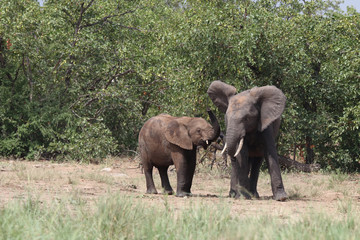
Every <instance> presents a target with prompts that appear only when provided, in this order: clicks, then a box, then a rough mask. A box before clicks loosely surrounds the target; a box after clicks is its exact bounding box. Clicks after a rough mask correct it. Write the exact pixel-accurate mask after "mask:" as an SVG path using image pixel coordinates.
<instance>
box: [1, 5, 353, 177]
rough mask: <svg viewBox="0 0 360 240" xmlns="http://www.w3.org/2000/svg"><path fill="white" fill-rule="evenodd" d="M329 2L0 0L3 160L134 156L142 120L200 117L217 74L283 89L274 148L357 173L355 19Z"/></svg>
mask: <svg viewBox="0 0 360 240" xmlns="http://www.w3.org/2000/svg"><path fill="white" fill-rule="evenodd" d="M338 4H339V1H329V0H327V1H325V0H314V1H300V0H291V1H286V2H284V1H277V0H259V1H251V0H246V1H222V0H218V1H201V0H200V1H198V0H190V1H179V0H172V1H163V0H149V1H114V0H111V1H105V2H104V1H96V0H89V1H84V0H75V1H69V0H62V1H54V0H48V1H46V2H45V4H44V6H43V7H40V6H39V5H38V3H37V1H35V0H32V1H20V0H14V1H11V2H6V3H4V4H1V6H0V14H1V16H2V17H1V19H0V103H1V104H0V127H1V133H0V134H1V138H0V155H5V156H11V155H12V156H17V157H27V158H36V157H52V158H57V157H60V158H76V159H79V160H84V159H87V158H99V157H100V158H101V157H103V156H105V155H107V154H121V153H123V152H124V151H126V150H135V149H136V145H137V133H138V131H139V129H140V128H141V126H142V124H143V123H144V122H145V121H146V119H148V118H149V117H151V116H154V115H156V114H158V113H161V112H167V113H170V114H173V115H179V116H180V115H189V116H202V117H205V118H206V114H205V113H206V111H205V110H206V109H207V108H212V109H214V106H213V104H212V103H211V101H210V100H209V98H208V97H207V95H206V89H207V87H208V86H209V84H210V83H211V82H212V81H213V80H217V79H220V80H222V81H225V82H227V83H229V84H232V85H234V86H236V88H237V89H238V91H241V90H245V89H248V88H251V87H253V86H261V85H268V84H271V85H275V86H277V87H279V88H280V89H282V91H283V92H284V93H285V94H286V96H287V99H288V101H287V108H286V111H285V113H284V115H283V125H282V130H281V135H280V138H279V150H280V152H281V154H284V155H292V153H293V151H294V149H295V150H296V149H298V147H299V146H300V147H302V148H304V149H305V152H306V154H305V159H304V160H305V161H307V162H313V161H317V162H319V163H321V164H322V166H323V167H329V168H330V169H337V168H340V169H342V170H344V171H356V170H359V169H360V168H359V162H360V154H359V151H358V146H359V145H360V135H359V126H360V110H359V109H360V105H359V102H360V101H359V98H360V93H359V89H360V86H359V84H360V81H359V78H360V72H359V67H358V66H359V61H360V53H359V49H360V46H359V44H360V41H359V31H360V26H359V22H360V21H359V20H360V19H359V18H360V15H359V13H358V12H356V11H355V10H354V9H349V11H348V12H347V13H344V12H342V11H341V10H340V9H339V7H338ZM217 115H218V116H219V118H220V116H221V114H219V113H218V114H217ZM222 125H223V122H222ZM110 135H111V136H110ZM97 142H98V143H99V144H98V146H96V145H97ZM109 146H111V147H109Z"/></svg>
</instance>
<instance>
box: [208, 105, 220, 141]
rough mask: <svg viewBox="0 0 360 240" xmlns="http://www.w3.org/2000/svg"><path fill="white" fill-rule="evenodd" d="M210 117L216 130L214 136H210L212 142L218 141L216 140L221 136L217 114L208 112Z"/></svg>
mask: <svg viewBox="0 0 360 240" xmlns="http://www.w3.org/2000/svg"><path fill="white" fill-rule="evenodd" d="M207 112H208V114H209V117H210V121H211V126H212V127H213V129H214V135H213V136H210V139H209V140H210V141H216V139H217V138H218V137H219V136H220V124H219V122H218V120H217V118H216V116H215V114H214V113H213V112H212V111H211V110H208V111H207Z"/></svg>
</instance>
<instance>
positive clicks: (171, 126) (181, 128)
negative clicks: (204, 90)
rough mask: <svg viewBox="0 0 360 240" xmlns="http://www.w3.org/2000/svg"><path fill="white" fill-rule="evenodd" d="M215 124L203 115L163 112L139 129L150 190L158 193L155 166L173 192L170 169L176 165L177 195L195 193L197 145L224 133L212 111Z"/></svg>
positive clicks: (142, 155)
mask: <svg viewBox="0 0 360 240" xmlns="http://www.w3.org/2000/svg"><path fill="white" fill-rule="evenodd" d="M208 113H209V116H210V120H211V124H209V123H208V122H207V121H206V120H205V119H203V118H195V117H173V116H170V115H167V114H161V115H158V116H155V117H152V118H150V119H149V120H148V121H147V122H145V124H144V126H143V127H142V128H141V130H140V133H139V151H140V157H141V161H142V164H143V167H144V172H145V179H146V188H147V193H153V194H156V193H157V191H156V188H155V185H154V180H153V177H152V171H153V167H156V168H157V169H158V170H159V174H160V178H161V185H162V187H163V189H164V191H165V193H167V194H173V189H172V187H171V185H170V182H169V178H168V174H167V170H168V167H169V166H170V165H173V164H174V165H175V168H176V174H177V189H176V196H178V197H183V196H188V195H191V191H190V188H191V184H192V180H193V176H194V172H195V165H196V148H197V146H202V147H204V148H205V149H206V148H207V146H208V145H209V144H210V143H211V142H212V141H214V140H216V139H217V138H218V136H219V134H220V126H219V123H218V121H217V119H216V117H215V115H214V114H213V113H212V112H211V111H208Z"/></svg>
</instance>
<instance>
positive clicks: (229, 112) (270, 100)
mask: <svg viewBox="0 0 360 240" xmlns="http://www.w3.org/2000/svg"><path fill="white" fill-rule="evenodd" d="M207 92H208V95H209V96H210V98H211V100H212V101H213V103H214V104H215V105H216V106H217V107H218V108H219V110H220V111H222V112H224V113H225V124H226V147H227V150H228V154H229V155H230V156H236V155H237V154H239V152H240V150H241V148H242V146H243V142H244V137H245V135H246V134H249V133H252V132H256V131H260V132H262V131H264V129H266V128H267V127H268V126H269V125H270V124H272V123H274V124H273V127H274V128H275V129H274V132H277V131H278V129H279V127H280V116H281V114H282V112H283V111H284V108H285V102H286V97H285V95H284V94H283V93H282V91H281V90H280V89H278V88H276V87H275V86H264V87H254V88H252V89H250V90H247V91H244V92H241V93H238V94H237V93H236V88H235V87H233V86H231V85H228V84H226V83H223V82H221V81H214V82H212V84H211V85H210V87H209V89H208V91H207ZM236 146H238V148H237V150H236Z"/></svg>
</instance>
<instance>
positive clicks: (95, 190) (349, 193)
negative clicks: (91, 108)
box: [0, 158, 360, 220]
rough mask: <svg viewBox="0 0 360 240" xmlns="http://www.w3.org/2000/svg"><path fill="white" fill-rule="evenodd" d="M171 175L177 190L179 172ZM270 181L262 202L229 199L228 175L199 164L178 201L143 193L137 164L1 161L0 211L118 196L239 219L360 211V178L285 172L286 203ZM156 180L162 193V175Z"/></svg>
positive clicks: (262, 186) (263, 184)
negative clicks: (188, 193) (19, 204)
mask: <svg viewBox="0 0 360 240" xmlns="http://www.w3.org/2000/svg"><path fill="white" fill-rule="evenodd" d="M170 169H171V170H170V171H169V177H170V182H171V184H172V187H173V188H174V189H176V173H175V170H174V168H170ZM269 179H270V177H269V175H268V174H267V173H266V172H262V173H261V175H260V178H259V186H258V192H259V194H260V196H261V198H260V199H255V200H245V199H232V198H228V190H229V184H230V179H229V177H228V173H226V171H225V172H224V171H220V170H219V168H217V167H215V168H214V169H213V170H210V168H209V167H207V166H204V165H199V166H197V172H196V174H195V176H194V182H193V186H192V193H193V196H192V197H186V198H177V197H175V196H166V195H163V194H157V195H149V194H145V191H146V186H145V177H144V174H142V171H141V168H140V165H139V161H138V160H136V159H135V160H133V159H130V158H111V159H108V160H106V162H105V163H104V164H99V165H94V164H78V163H52V162H49V161H36V162H29V161H18V160H5V159H3V160H0V207H1V208H2V207H5V206H6V204H8V203H9V202H11V201H14V200H15V201H16V200H22V199H26V198H28V197H32V198H36V199H37V200H39V201H41V202H43V203H44V204H46V203H48V202H51V201H60V200H61V199H64V198H67V199H72V200H74V201H82V202H83V203H84V204H89V205H91V204H92V203H96V202H97V201H98V200H99V199H101V197H103V196H108V195H109V194H120V195H124V196H128V197H131V198H133V199H137V200H138V201H140V203H141V204H142V203H143V204H151V205H153V206H155V207H159V208H161V207H165V205H170V206H171V208H172V209H173V210H174V211H181V209H183V208H186V207H189V206H194V205H201V206H207V207H209V208H217V207H219V206H223V205H222V204H225V205H226V206H228V207H230V208H231V212H232V213H233V214H236V215H238V216H240V217H242V216H244V217H246V216H257V215H259V214H261V215H270V216H276V217H278V218H280V219H286V220H292V219H297V218H298V217H299V216H303V215H304V214H310V215H311V214H313V213H325V214H328V215H331V216H334V217H341V216H343V215H346V214H347V213H348V212H349V211H357V212H359V210H360V174H354V175H345V174H321V173H311V174H306V173H283V181H284V185H285V189H286V191H287V193H288V195H289V196H290V199H289V200H288V201H286V202H277V201H274V200H272V198H271V196H272V193H271V187H270V180H269ZM154 180H155V183H156V186H157V189H158V191H159V192H161V187H160V186H161V184H160V177H159V175H158V173H157V170H155V171H154Z"/></svg>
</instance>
